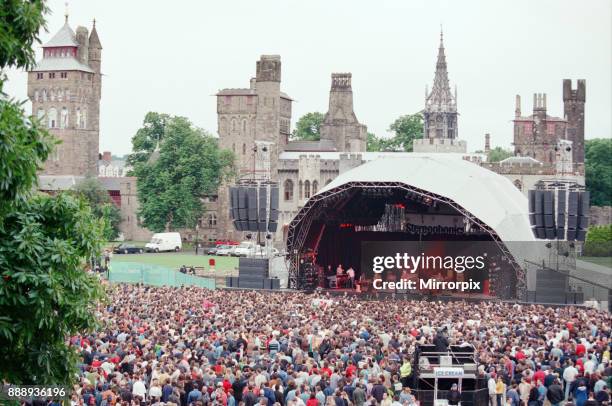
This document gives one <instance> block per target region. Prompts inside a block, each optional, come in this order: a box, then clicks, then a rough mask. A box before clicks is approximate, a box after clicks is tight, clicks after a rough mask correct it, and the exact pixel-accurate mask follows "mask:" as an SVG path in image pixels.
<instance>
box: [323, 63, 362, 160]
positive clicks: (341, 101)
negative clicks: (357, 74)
mask: <svg viewBox="0 0 612 406" xmlns="http://www.w3.org/2000/svg"><path fill="white" fill-rule="evenodd" d="M351 81H352V74H351V73H332V83H331V89H330V91H329V108H328V110H327V114H325V118H324V119H323V123H322V124H321V140H328V141H331V142H333V144H334V145H335V146H336V150H338V151H343V152H345V151H346V152H363V151H365V150H366V140H367V127H366V126H365V125H363V124H360V123H359V121H358V120H357V116H356V115H355V111H354V109H353V88H352V85H351Z"/></svg>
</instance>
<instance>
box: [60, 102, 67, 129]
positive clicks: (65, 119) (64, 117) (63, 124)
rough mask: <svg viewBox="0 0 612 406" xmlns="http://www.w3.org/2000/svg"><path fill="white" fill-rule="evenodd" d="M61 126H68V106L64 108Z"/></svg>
mask: <svg viewBox="0 0 612 406" xmlns="http://www.w3.org/2000/svg"><path fill="white" fill-rule="evenodd" d="M60 128H68V109H67V108H66V107H63V108H62V116H61V120H60Z"/></svg>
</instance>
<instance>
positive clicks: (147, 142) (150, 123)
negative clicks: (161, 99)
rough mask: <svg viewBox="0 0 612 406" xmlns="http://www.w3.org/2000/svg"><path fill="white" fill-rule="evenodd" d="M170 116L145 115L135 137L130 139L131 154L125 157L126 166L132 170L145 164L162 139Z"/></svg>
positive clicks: (151, 113) (159, 114) (152, 113)
mask: <svg viewBox="0 0 612 406" xmlns="http://www.w3.org/2000/svg"><path fill="white" fill-rule="evenodd" d="M169 119H170V116H169V115H168V114H162V113H155V112H152V111H151V112H149V113H147V114H146V115H145V118H144V121H143V123H142V128H140V129H139V130H138V131H137V132H136V135H134V136H133V137H132V153H131V154H130V155H128V157H127V164H128V165H130V166H131V167H132V168H133V167H135V166H136V165H138V164H142V163H145V162H146V161H147V159H149V155H150V154H151V153H152V152H153V151H154V150H155V147H156V146H157V144H158V143H160V142H161V141H162V139H163V137H164V131H165V129H166V124H167V123H168V120H169Z"/></svg>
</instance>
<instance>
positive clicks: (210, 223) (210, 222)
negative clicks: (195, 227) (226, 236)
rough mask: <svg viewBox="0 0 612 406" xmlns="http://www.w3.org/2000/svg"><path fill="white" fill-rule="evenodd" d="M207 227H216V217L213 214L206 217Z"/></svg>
mask: <svg viewBox="0 0 612 406" xmlns="http://www.w3.org/2000/svg"><path fill="white" fill-rule="evenodd" d="M208 226H209V227H216V226H217V215H216V214H215V213H210V214H209V215H208Z"/></svg>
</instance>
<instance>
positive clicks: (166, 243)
mask: <svg viewBox="0 0 612 406" xmlns="http://www.w3.org/2000/svg"><path fill="white" fill-rule="evenodd" d="M181 248H183V241H182V240H181V235H180V234H179V233H157V234H153V237H151V242H148V243H147V245H145V249H146V250H147V252H161V251H176V252H178V251H180V250H181Z"/></svg>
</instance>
